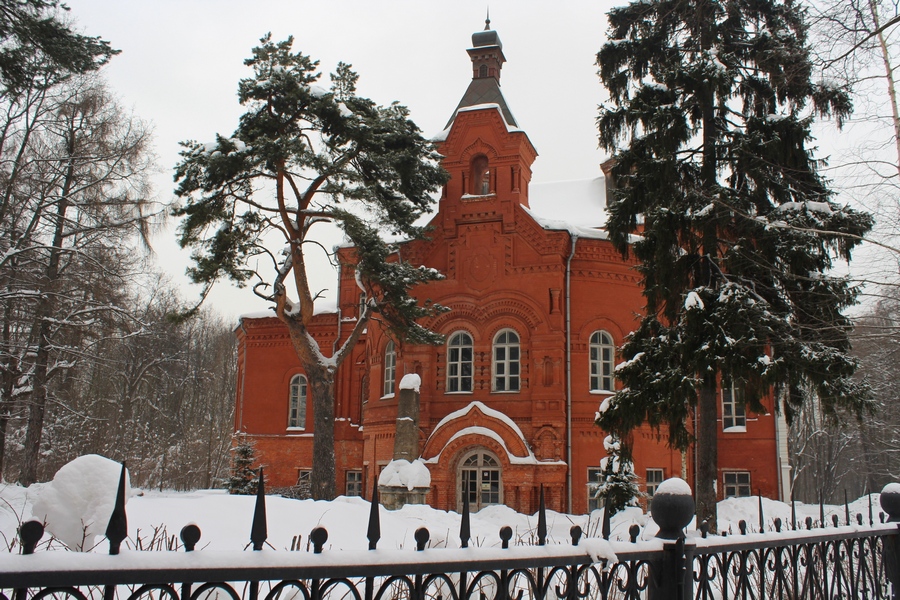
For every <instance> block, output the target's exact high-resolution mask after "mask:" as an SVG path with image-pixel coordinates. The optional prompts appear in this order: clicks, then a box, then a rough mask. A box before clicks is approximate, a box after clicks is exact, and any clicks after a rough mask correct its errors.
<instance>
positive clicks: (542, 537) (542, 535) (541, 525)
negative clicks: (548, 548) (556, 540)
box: [537, 483, 547, 546]
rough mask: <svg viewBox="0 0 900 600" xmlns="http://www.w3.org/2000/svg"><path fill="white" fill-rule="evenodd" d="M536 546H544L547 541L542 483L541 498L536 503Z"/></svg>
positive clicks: (545, 508) (542, 485) (545, 510)
mask: <svg viewBox="0 0 900 600" xmlns="http://www.w3.org/2000/svg"><path fill="white" fill-rule="evenodd" d="M537 535H538V546H544V545H546V543H547V507H546V505H545V504H544V484H543V483H542V484H541V498H540V501H539V504H538V524H537Z"/></svg>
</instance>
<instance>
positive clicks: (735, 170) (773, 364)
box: [597, 0, 872, 531]
mask: <svg viewBox="0 0 900 600" xmlns="http://www.w3.org/2000/svg"><path fill="white" fill-rule="evenodd" d="M608 16H609V24H610V27H609V41H608V42H607V43H606V44H604V46H603V47H602V49H601V51H600V52H599V54H598V56H597V64H598V66H599V67H600V78H601V81H602V82H603V84H604V86H605V87H606V88H607V90H608V91H609V96H610V100H609V102H608V103H607V104H606V105H604V106H601V109H600V115H599V118H598V127H599V131H600V144H601V146H602V147H603V148H605V149H606V150H608V151H610V152H611V153H612V154H613V157H614V159H615V164H614V167H613V169H612V176H613V179H614V183H615V189H614V191H613V193H612V195H611V198H610V199H609V220H608V229H609V232H610V236H611V239H612V241H613V243H614V244H615V245H616V247H617V248H618V250H619V251H620V252H621V253H622V254H623V255H624V256H631V255H633V256H634V258H635V259H636V262H637V269H638V270H639V272H640V273H641V275H642V278H643V288H644V296H645V299H646V313H645V316H644V317H643V318H642V320H641V323H640V325H639V327H638V329H637V330H636V331H635V332H634V333H633V334H632V335H631V336H630V337H629V338H628V340H627V341H626V343H625V344H624V346H623V347H622V349H621V353H622V357H623V358H624V359H625V363H624V365H622V366H621V367H620V369H619V370H618V371H617V375H618V377H619V379H620V380H621V381H622V382H623V384H624V388H625V389H623V390H622V391H621V392H619V393H618V394H617V395H616V396H615V397H614V399H613V401H612V402H611V403H610V406H609V409H608V410H606V411H605V412H603V413H602V414H601V415H599V419H598V424H599V425H600V426H601V427H603V428H604V429H606V430H607V431H611V432H614V433H617V434H618V435H619V436H620V437H621V438H622V439H627V437H626V436H627V433H628V432H629V431H631V430H632V429H634V428H635V427H637V426H638V425H640V424H641V423H642V422H649V424H650V425H651V426H654V427H656V428H667V429H668V441H669V443H670V445H671V446H673V447H675V448H679V449H687V448H688V447H689V446H690V445H691V444H692V443H694V441H695V440H696V447H695V450H696V453H697V459H698V468H697V474H696V475H697V485H696V488H697V489H696V490H695V493H696V496H697V514H698V519H707V520H709V521H710V524H711V526H712V528H713V531H715V507H716V494H715V487H714V486H715V481H716V475H717V471H716V466H717V454H716V442H717V426H716V417H717V407H718V398H719V396H718V393H717V387H718V386H719V385H721V384H730V385H735V386H740V387H742V388H743V390H744V394H743V399H744V401H745V403H746V407H747V408H748V409H749V410H751V411H756V412H763V411H764V410H765V409H764V408H763V405H762V403H761V400H762V399H763V398H764V397H766V396H767V395H769V394H774V397H775V398H776V400H777V402H778V404H779V405H780V409H782V410H785V411H786V414H787V416H788V417H789V418H790V416H791V414H792V412H791V411H792V409H794V408H795V407H796V406H797V405H798V403H800V402H801V401H802V399H803V397H804V393H803V392H804V390H805V389H810V390H812V391H814V392H815V393H817V394H818V396H819V398H820V399H821V401H822V404H823V406H824V407H825V409H826V411H828V412H829V414H832V415H834V414H836V413H837V411H838V410H839V408H841V407H847V408H850V409H852V410H853V411H855V412H856V414H857V415H860V414H862V413H863V412H864V410H865V409H866V408H867V406H868V400H867V394H866V391H865V389H864V388H863V386H861V385H860V384H858V383H856V382H854V380H853V379H851V377H852V375H853V372H854V370H855V367H856V365H855V362H854V360H853V359H852V358H851V357H850V356H849V355H848V351H849V350H850V347H849V342H848V332H849V330H850V322H849V320H848V319H847V318H846V317H845V316H843V314H842V313H841V311H842V310H843V309H844V308H846V307H847V306H850V305H852V304H853V303H854V302H855V299H856V295H857V290H856V288H855V287H854V286H853V285H851V283H850V282H849V281H848V280H847V279H845V278H842V277H838V276H836V275H834V274H833V273H832V271H831V268H832V265H833V262H834V261H835V260H837V259H845V260H849V259H850V254H851V250H852V249H853V248H854V247H855V246H856V245H857V244H858V243H859V241H860V236H863V235H864V234H865V233H866V232H868V231H869V229H870V228H871V226H872V219H871V218H870V217H869V216H868V215H867V214H864V213H861V212H858V211H856V210H853V209H851V208H849V207H846V206H839V205H838V204H837V203H836V202H835V201H834V200H833V199H832V195H831V193H830V191H829V189H828V187H827V185H826V181H825V180H824V179H823V178H822V176H821V175H820V174H819V173H818V167H819V166H820V164H821V163H820V162H818V161H817V160H816V159H814V158H813V156H812V152H811V148H810V146H809V144H810V142H811V135H810V127H811V125H812V122H813V119H814V118H815V117H816V116H825V117H827V116H833V117H835V118H836V119H837V121H838V124H840V122H841V120H842V119H843V118H845V117H846V116H847V115H848V114H849V113H850V110H851V106H850V101H849V99H848V96H847V93H846V91H845V90H841V89H836V88H833V87H830V86H829V85H826V84H824V83H816V82H814V81H813V80H812V77H811V72H812V67H811V64H810V60H809V55H808V50H807V47H806V25H805V23H804V12H803V11H802V10H801V8H800V7H799V6H797V5H796V4H795V3H793V2H791V1H781V0H758V1H755V2H748V1H746V0H679V1H677V2H676V1H673V0H639V1H636V2H633V3H631V4H629V5H627V6H623V7H620V8H616V9H613V10H612V11H610V13H609V15H608ZM633 234H639V235H638V237H631V236H632V235H633ZM694 419H695V420H696V428H694V427H693V426H692V423H691V421H692V420H694Z"/></svg>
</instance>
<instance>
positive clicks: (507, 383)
mask: <svg viewBox="0 0 900 600" xmlns="http://www.w3.org/2000/svg"><path fill="white" fill-rule="evenodd" d="M493 390H494V391H495V392H516V391H518V390H519V336H518V335H517V334H516V332H515V331H513V330H512V329H504V330H503V331H501V332H500V333H498V334H497V337H495V338H494V386H493Z"/></svg>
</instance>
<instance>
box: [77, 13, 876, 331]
mask: <svg viewBox="0 0 900 600" xmlns="http://www.w3.org/2000/svg"><path fill="white" fill-rule="evenodd" d="M67 3H68V5H69V6H70V7H71V9H72V10H71V14H72V16H73V17H74V18H75V19H76V21H77V22H78V24H79V25H80V27H81V28H82V29H83V30H84V32H85V33H87V34H89V35H100V36H102V37H103V38H104V39H107V40H109V41H110V42H111V43H112V45H113V47H115V48H118V49H120V50H121V51H122V53H121V54H120V55H119V56H117V57H115V58H114V59H113V60H112V62H111V63H110V65H109V66H107V67H106V69H105V76H106V78H107V79H108V81H109V82H110V85H111V87H112V89H113V90H114V91H115V92H116V93H117V94H118V95H119V97H120V99H121V101H122V103H123V104H124V105H125V106H131V107H133V108H134V111H135V113H136V114H137V115H139V116H140V117H142V118H144V119H146V120H148V121H150V122H152V123H153V125H154V128H155V132H156V146H157V147H156V153H157V155H158V158H159V165H160V169H161V173H160V175H159V177H158V178H157V186H156V187H157V189H156V192H157V197H158V199H159V200H160V201H162V202H169V201H170V200H171V199H172V189H173V183H172V172H173V167H174V165H175V163H176V162H177V160H178V142H179V141H182V140H188V139H195V140H199V141H202V142H206V141H211V140H213V139H214V136H215V134H216V133H222V134H225V135H229V134H231V133H232V132H233V130H234V128H235V125H236V124H237V119H238V117H239V115H240V114H241V113H242V112H243V110H242V107H241V106H240V105H239V104H238V103H237V99H236V90H237V83H238V80H239V79H241V78H242V77H246V76H248V75H249V73H250V70H249V69H248V68H246V67H244V65H243V60H244V59H245V58H246V57H248V56H249V55H250V49H251V48H252V47H253V46H254V45H256V44H257V43H258V41H259V38H260V37H262V36H263V35H264V34H265V33H266V32H269V31H271V32H272V34H273V36H274V38H275V39H276V40H281V39H284V38H286V37H287V36H288V35H293V36H294V38H295V43H294V49H295V50H298V51H302V52H304V53H305V54H308V55H310V56H312V57H313V58H314V59H317V60H319V61H321V64H320V68H321V70H322V72H323V74H324V79H325V82H326V84H327V83H328V78H327V74H328V73H329V72H330V71H332V70H333V69H334V67H335V65H336V64H337V62H338V61H344V62H349V63H351V64H352V65H353V66H354V68H355V70H356V71H357V72H358V73H359V74H360V81H359V85H358V87H359V91H360V93H361V94H363V95H366V96H369V97H371V98H372V99H373V100H375V101H376V102H378V103H381V104H387V103H389V102H391V101H394V100H398V101H400V103H402V104H404V105H406V106H408V107H409V108H410V110H411V112H412V118H413V120H414V121H415V122H416V123H417V124H418V125H419V127H420V128H421V129H422V130H423V132H424V133H425V134H426V135H427V136H429V137H430V136H432V135H434V134H436V133H438V132H439V131H441V130H442V129H443V128H444V125H445V124H446V122H447V120H448V118H449V117H450V115H451V114H452V111H453V109H454V108H455V107H456V104H457V102H458V101H459V99H460V97H461V96H462V94H463V92H464V91H465V89H466V86H467V85H468V83H469V81H470V80H471V67H470V62H469V58H468V55H467V54H466V51H465V50H466V48H468V47H469V46H470V45H471V35H472V33H473V32H475V31H478V30H481V29H483V28H484V17H485V9H486V6H487V4H486V2H484V1H477V2H476V1H472V0H454V1H452V2H451V1H444V2H437V1H426V0H417V1H414V0H380V1H379V0H365V1H363V0H350V1H343V0H341V1H338V0H331V1H323V0H319V1H315V2H313V1H308V0H256V1H253V2H249V1H243V2H241V1H238V0H67ZM624 3H625V0H600V1H592V2H589V1H585V0H577V1H556V2H547V1H545V0H492V1H491V2H490V11H491V26H492V28H493V29H495V30H496V31H497V32H498V33H499V34H500V38H501V40H502V42H503V51H504V54H505V55H506V58H507V61H508V62H507V63H506V64H505V65H504V67H503V71H502V76H501V84H502V88H503V92H504V95H505V97H506V100H507V102H508V103H509V105H510V108H511V109H512V111H513V114H514V115H515V117H516V119H517V120H518V122H519V125H520V127H522V128H523V129H524V130H525V131H526V132H527V133H528V135H529V137H530V139H531V141H532V143H533V144H534V145H535V147H536V148H537V150H538V153H539V156H538V159H537V161H536V162H535V164H534V179H533V181H534V182H535V183H540V182H549V181H559V180H571V179H589V178H593V177H596V176H598V175H599V174H600V170H599V166H598V165H599V164H600V163H601V162H602V161H603V160H604V159H605V158H606V157H605V156H604V154H603V153H602V152H601V151H600V150H599V149H598V148H597V135H596V128H595V124H594V119H595V118H596V115H597V105H598V104H600V103H601V102H603V100H604V99H605V93H604V90H603V88H602V87H601V85H600V83H599V80H598V78H597V74H596V70H597V69H596V67H595V65H594V58H595V56H596V53H597V51H598V50H599V49H600V47H601V46H602V44H603V42H604V41H605V39H606V36H605V33H606V29H607V21H606V14H605V13H606V11H607V10H609V8H611V7H613V6H616V5H620V4H624ZM818 131H819V132H820V134H824V135H826V136H828V137H829V138H831V139H829V140H827V142H828V143H826V140H820V141H819V142H818V145H819V147H820V148H822V150H820V154H821V153H823V152H828V150H827V148H828V147H829V145H831V147H832V148H834V147H835V146H834V144H835V142H837V143H838V147H839V146H840V145H841V142H840V139H841V138H839V137H837V136H836V134H835V132H834V129H833V127H832V126H831V125H830V124H829V125H826V126H824V128H820V129H818ZM844 139H846V138H844ZM829 176H831V177H835V174H834V173H829ZM547 216H552V215H547ZM326 243H327V244H331V243H332V241H327V242H326ZM154 245H155V248H156V249H157V252H158V255H159V257H160V259H161V260H160V262H161V263H162V264H163V265H165V268H166V270H167V271H168V272H169V273H170V274H171V275H172V277H173V278H174V279H175V280H176V281H178V282H179V283H180V284H183V285H186V282H187V278H186V277H185V276H184V269H185V267H186V266H187V265H188V263H189V261H188V258H187V253H186V252H181V251H179V250H178V249H177V247H176V244H175V234H174V231H172V230H169V231H168V232H166V233H164V234H161V235H160V236H159V237H158V238H157V239H156V241H155V244H154ZM877 260H883V259H880V258H879V259H877ZM855 262H857V261H855ZM859 262H865V261H859ZM325 286H327V287H330V288H332V289H333V288H334V279H333V276H332V275H331V274H328V275H327V276H325V277H324V278H323V280H322V283H321V287H325ZM228 287H229V286H226V285H221V286H220V289H219V290H218V291H217V292H215V293H214V295H213V296H212V297H211V304H212V306H213V307H214V308H215V309H217V310H218V311H219V312H221V313H222V314H223V315H225V316H226V317H229V318H235V317H236V316H237V315H239V314H241V313H246V312H251V311H258V310H261V309H263V308H265V304H264V303H262V302H261V301H258V300H257V299H256V297H255V296H254V295H253V293H252V292H251V291H250V290H249V289H245V290H240V291H228V290H227V289H226V288H228ZM187 293H188V294H189V295H191V294H194V293H196V290H195V291H193V292H190V291H189V292H187ZM332 301H333V300H332Z"/></svg>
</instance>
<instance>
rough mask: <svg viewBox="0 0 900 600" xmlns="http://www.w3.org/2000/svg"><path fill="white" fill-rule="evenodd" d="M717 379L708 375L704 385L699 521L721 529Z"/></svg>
mask: <svg viewBox="0 0 900 600" xmlns="http://www.w3.org/2000/svg"><path fill="white" fill-rule="evenodd" d="M716 400H717V393H716V379H715V377H713V376H710V375H707V376H706V378H705V379H704V380H703V387H702V388H700V403H699V407H698V411H697V412H698V415H697V417H698V419H697V421H698V422H697V432H696V436H697V444H696V451H697V483H696V487H697V489H696V490H694V493H695V495H696V498H697V523H698V525H699V524H700V523H701V522H703V521H704V520H705V521H706V522H707V523H709V530H710V531H712V532H716V531H718V528H717V523H716V481H717V480H718V462H719V459H718V445H717V443H718V427H717V419H718V416H719V415H718V408H719V407H718V402H717V401H716Z"/></svg>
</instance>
